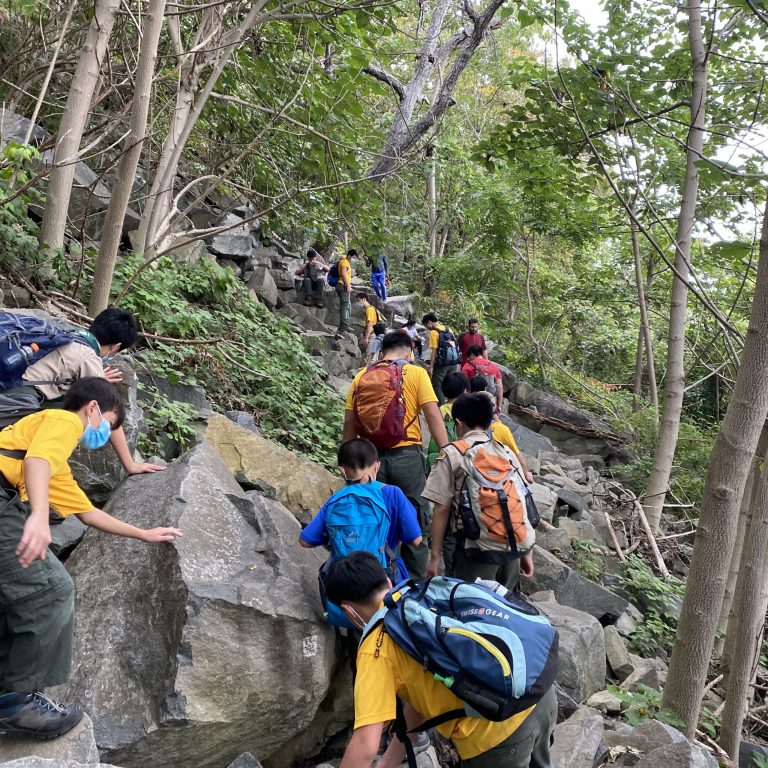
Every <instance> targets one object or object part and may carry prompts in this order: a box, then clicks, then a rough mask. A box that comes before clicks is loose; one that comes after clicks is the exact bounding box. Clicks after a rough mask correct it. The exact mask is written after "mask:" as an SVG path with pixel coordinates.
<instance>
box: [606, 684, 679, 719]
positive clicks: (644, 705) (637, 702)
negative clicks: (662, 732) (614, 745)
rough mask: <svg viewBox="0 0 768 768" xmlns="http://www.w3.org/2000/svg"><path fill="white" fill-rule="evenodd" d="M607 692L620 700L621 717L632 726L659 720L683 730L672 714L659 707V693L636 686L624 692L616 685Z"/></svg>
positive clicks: (646, 687) (645, 687)
mask: <svg viewBox="0 0 768 768" xmlns="http://www.w3.org/2000/svg"><path fill="white" fill-rule="evenodd" d="M608 691H609V692H610V693H612V694H613V695H614V696H616V697H617V698H618V699H620V700H621V714H622V717H624V719H625V720H626V721H627V722H628V723H629V724H630V725H632V726H636V725H640V723H642V722H643V720H660V721H661V722H662V723H666V724H667V725H671V726H672V727H673V728H678V729H684V728H685V724H684V723H683V721H682V720H680V719H679V718H678V717H677V716H676V715H675V713H674V712H672V711H671V710H669V709H662V707H661V693H660V692H659V691H657V690H655V689H654V688H650V687H649V686H647V685H638V686H636V688H635V690H634V691H626V690H624V689H623V688H620V687H619V686H618V685H609V686H608Z"/></svg>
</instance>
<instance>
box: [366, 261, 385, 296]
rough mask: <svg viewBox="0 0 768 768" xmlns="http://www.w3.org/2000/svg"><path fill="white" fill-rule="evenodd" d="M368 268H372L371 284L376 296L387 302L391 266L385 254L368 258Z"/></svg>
mask: <svg viewBox="0 0 768 768" xmlns="http://www.w3.org/2000/svg"><path fill="white" fill-rule="evenodd" d="M366 261H367V262H368V266H370V268H371V284H372V285H373V290H374V291H376V295H377V296H378V297H379V298H380V299H381V300H382V301H386V300H387V286H388V285H389V264H388V262H387V257H386V256H385V255H384V254H383V253H374V254H373V255H371V256H366Z"/></svg>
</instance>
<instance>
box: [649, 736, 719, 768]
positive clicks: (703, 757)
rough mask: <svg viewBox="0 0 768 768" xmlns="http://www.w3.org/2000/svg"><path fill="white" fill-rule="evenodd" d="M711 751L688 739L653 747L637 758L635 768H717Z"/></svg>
mask: <svg viewBox="0 0 768 768" xmlns="http://www.w3.org/2000/svg"><path fill="white" fill-rule="evenodd" d="M717 765H718V762H717V760H715V758H714V757H713V756H712V754H711V753H709V752H707V750H705V749H703V748H702V747H700V746H698V745H696V744H691V742H690V741H685V742H680V743H678V744H669V745H668V746H666V747H660V748H659V749H654V750H653V752H649V753H648V754H646V755H643V757H641V758H640V760H638V762H637V763H636V764H635V768H660V766H664V768H717Z"/></svg>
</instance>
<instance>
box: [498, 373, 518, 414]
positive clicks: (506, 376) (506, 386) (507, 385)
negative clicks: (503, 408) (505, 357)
mask: <svg viewBox="0 0 768 768" xmlns="http://www.w3.org/2000/svg"><path fill="white" fill-rule="evenodd" d="M496 365H497V367H498V369H499V370H500V371H501V386H502V389H503V390H504V396H505V397H511V393H512V391H513V390H514V388H515V386H516V385H517V376H515V374H514V373H512V371H511V370H510V369H509V368H507V366H506V365H502V364H501V363H496ZM507 407H509V406H507Z"/></svg>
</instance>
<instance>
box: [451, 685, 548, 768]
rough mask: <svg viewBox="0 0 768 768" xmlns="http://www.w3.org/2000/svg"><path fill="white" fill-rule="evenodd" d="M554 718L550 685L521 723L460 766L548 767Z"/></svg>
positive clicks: (494, 767)
mask: <svg viewBox="0 0 768 768" xmlns="http://www.w3.org/2000/svg"><path fill="white" fill-rule="evenodd" d="M556 721H557V696H556V695H555V689H554V688H550V689H549V691H548V692H547V693H545V694H544V698H543V699H542V700H541V701H540V702H539V703H538V704H537V705H536V708H535V709H534V710H533V712H531V714H530V715H528V717H526V718H525V720H524V721H523V724H522V725H521V726H520V727H519V728H518V729H517V730H516V731H515V732H514V733H513V734H512V735H511V736H510V737H509V738H507V739H505V740H504V741H502V742H501V744H499V745H498V746H496V747H494V748H493V749H489V750H488V751H487V752H483V753H482V754H481V755H478V756H477V757H473V758H472V759H471V760H462V761H461V765H462V767H463V768H552V763H551V762H550V759H549V748H550V746H551V744H552V731H553V730H554V727H555V722H556Z"/></svg>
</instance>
